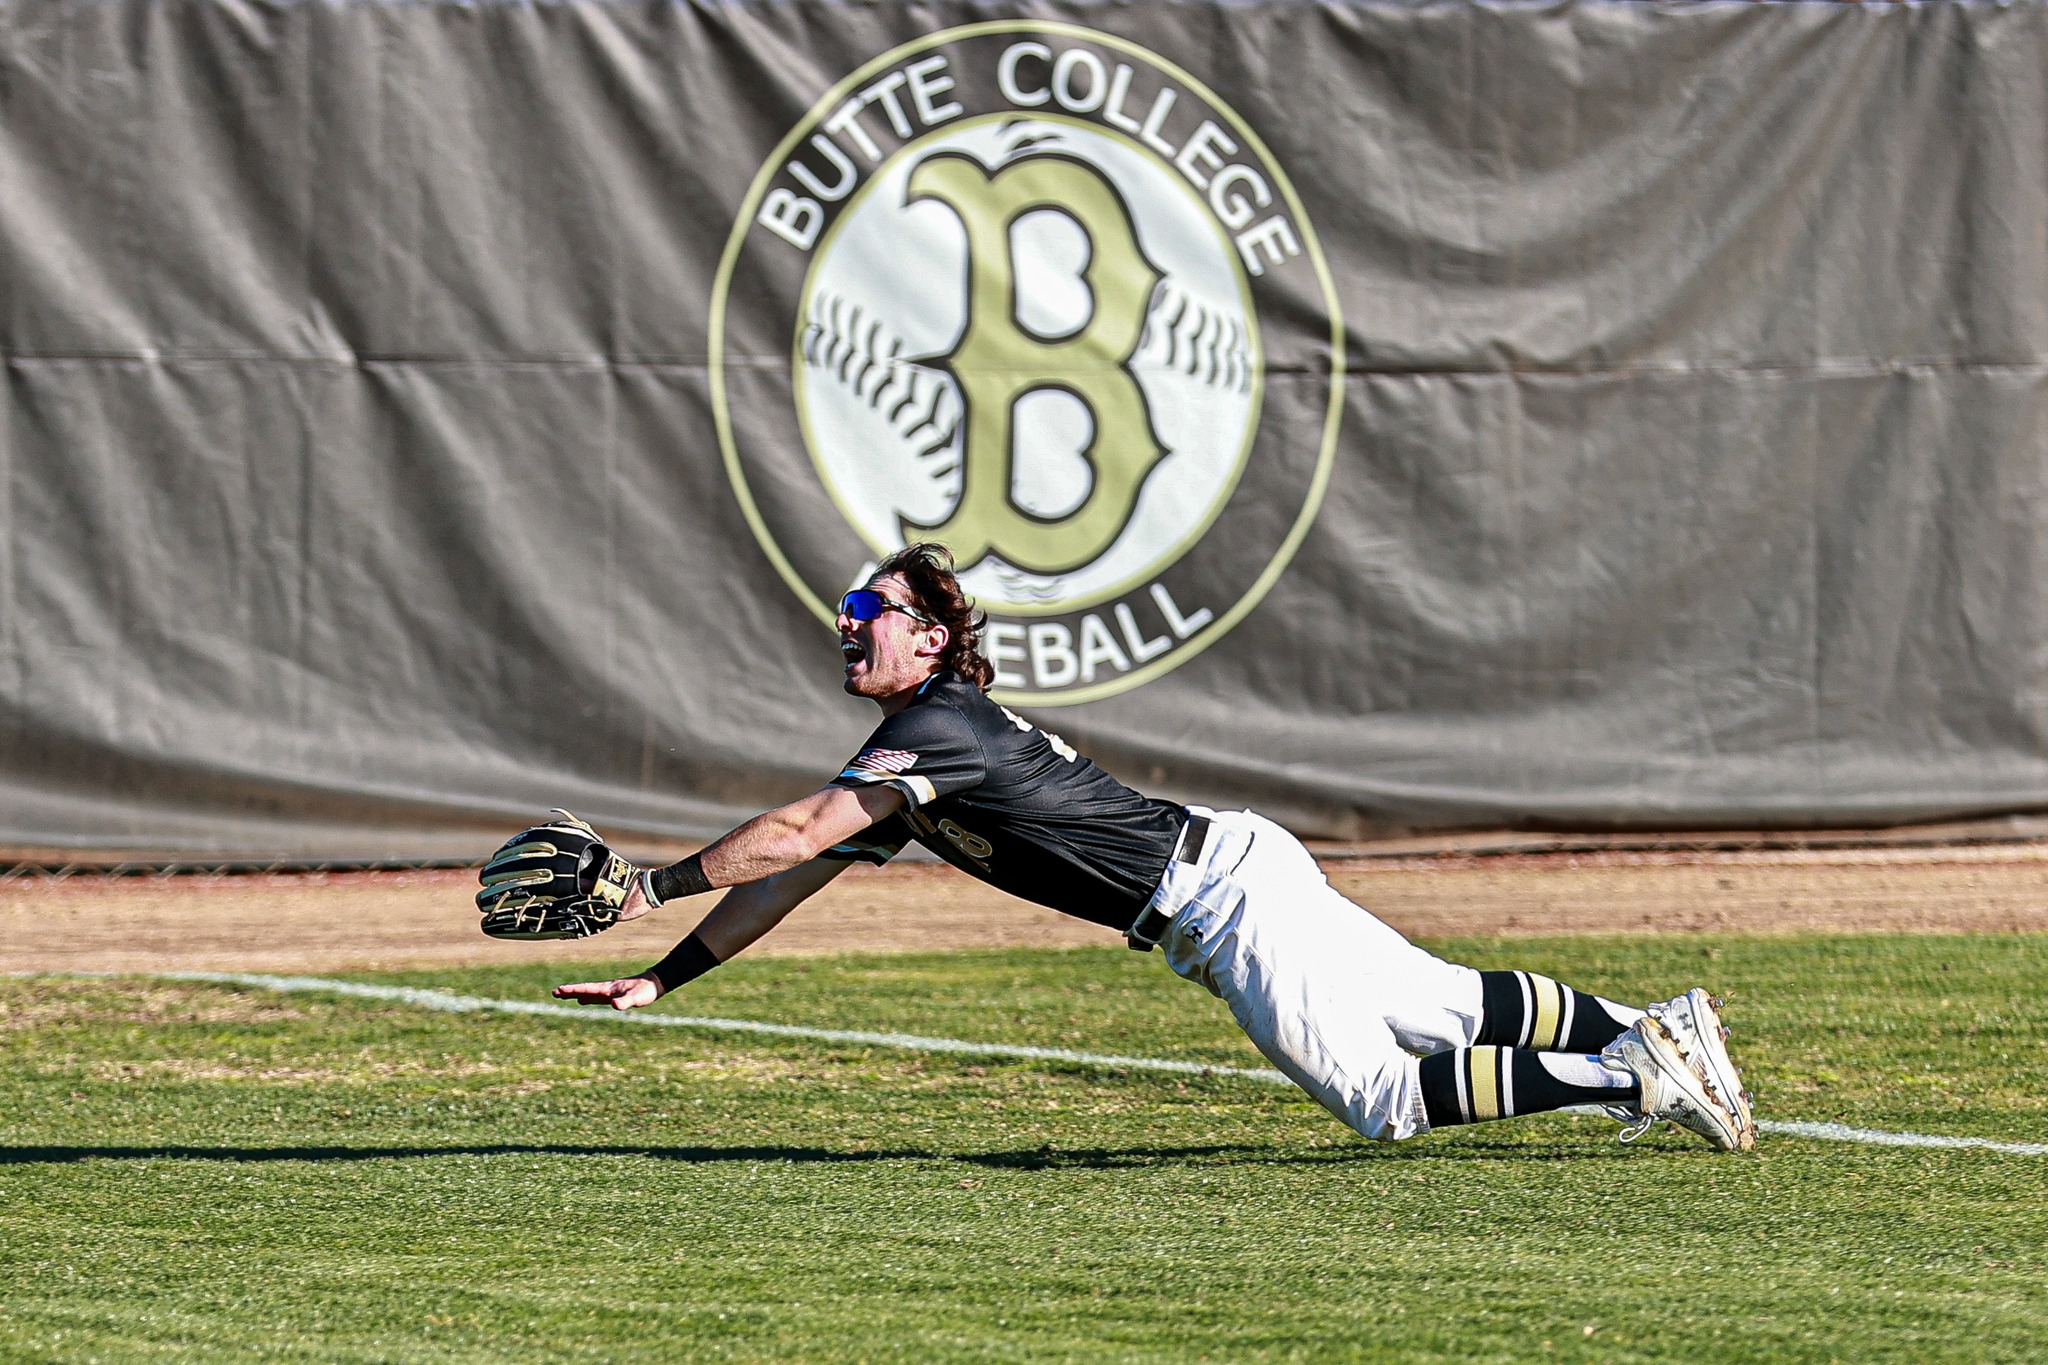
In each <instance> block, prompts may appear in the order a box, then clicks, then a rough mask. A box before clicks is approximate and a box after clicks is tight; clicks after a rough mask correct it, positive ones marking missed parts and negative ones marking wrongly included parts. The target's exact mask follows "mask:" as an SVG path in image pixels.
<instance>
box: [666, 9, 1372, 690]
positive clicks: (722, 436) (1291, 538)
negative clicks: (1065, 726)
mask: <svg viewBox="0 0 2048 1365" xmlns="http://www.w3.org/2000/svg"><path fill="white" fill-rule="evenodd" d="M1000 34H1034V35H1041V36H1050V37H1063V38H1069V39H1073V40H1075V41H1078V42H1084V43H1093V44H1098V45H1100V46H1102V47H1104V48H1108V49H1111V50H1114V51H1117V52H1120V53H1123V54H1125V55H1127V56H1131V57H1134V58H1136V59H1138V60H1140V61H1143V62H1146V63H1148V64H1150V65H1151V66H1152V67H1154V68H1155V69H1156V70H1158V71H1160V72H1162V73H1164V74H1165V75H1167V76H1168V77H1170V78H1171V79H1173V80H1176V81H1178V82H1180V83H1181V84H1182V85H1184V86H1185V87H1186V88H1187V89H1188V90H1189V91H1191V92H1192V93H1194V94H1195V95H1196V96H1197V97H1198V98H1200V99H1201V100H1203V101H1204V102H1205V103H1206V104H1207V105H1208V106H1209V107H1210V108H1211V109H1212V110H1214V111H1215V112H1216V113H1218V114H1220V115H1221V116H1222V117H1223V118H1224V119H1226V120H1227V121H1228V122H1229V124H1230V126H1231V130H1232V131H1233V132H1234V133H1235V134H1237V135H1238V136H1240V137H1241V138H1242V139H1243V140H1244V145H1245V146H1246V147H1247V148H1248V149H1249V150H1250V151H1252V152H1253V153H1255V154H1256V155H1257V156H1258V157H1259V158H1260V160H1261V161H1262V162H1263V163H1264V164H1265V166H1266V167H1267V169H1269V170H1270V171H1271V172H1272V174H1273V182H1274V188H1275V189H1276V190H1277V192H1278V194H1279V196H1280V198H1281V199H1282V201H1283V202H1284V203H1285V204H1286V205H1287V207H1288V209H1289V210H1290V212H1291V213H1292V214H1293V217H1294V221H1295V224H1296V225H1297V227H1298V229H1299V233H1300V239H1301V248H1302V253H1303V255H1304V256H1306V257H1307V259H1308V261H1309V264H1310V266H1311V267H1312V268H1313V270H1314V272H1315V277H1316V282H1317V284H1318V286H1319V287H1320V289H1321V291H1322V295H1323V302H1324V305H1325V307H1326V309H1327V310H1328V315H1329V324H1330V334H1329V343H1330V360H1329V378H1328V384H1329V388H1328V395H1327V399H1326V405H1325V411H1324V415H1323V427H1322V432H1321V437H1320V442H1319V447H1318V452H1317V458H1316V464H1315V469H1314V471H1313V473H1312V474H1311V476H1310V479H1309V486H1308V491H1307V494H1306V496H1305V497H1304V498H1303V499H1302V504H1301V508H1300V510H1299V512H1298V513H1297V514H1296V516H1295V518H1294V521H1293V522H1292V524H1291V525H1290V526H1289V527H1288V530H1287V533H1286V535H1284V536H1283V537H1282V538H1281V540H1280V543H1279V545H1278V546H1277V547H1276V549H1275V551H1274V553H1273V555H1272V557H1271V558H1270V559H1269V560H1268V561H1267V562H1266V564H1265V566H1264V567H1263V568H1262V569H1261V570H1260V571H1259V573H1258V575H1257V576H1256V577H1255V578H1254V579H1253V580H1252V582H1251V584H1250V585H1249V586H1248V587H1247V588H1246V589H1245V591H1244V592H1243V593H1242V595H1240V596H1239V597H1238V599H1237V601H1236V602H1234V603H1232V604H1231V605H1230V606H1229V607H1228V608H1227V609H1226V610H1224V611H1223V612H1221V613H1219V614H1218V615H1217V616H1216V618H1215V619H1214V620H1213V621H1210V622H1209V623H1208V624H1207V625H1205V626H1203V627H1202V628H1201V629H1200V630H1198V631H1196V632H1195V633H1194V634H1193V635H1192V636H1190V637H1189V638H1187V639H1185V640H1183V641H1182V642H1181V645H1180V647H1179V648H1177V649H1174V650H1171V651H1169V652H1168V653H1166V654H1165V655H1163V656H1161V657H1160V658H1158V659H1154V660H1151V661H1149V662H1146V663H1142V664H1138V665H1137V666H1135V667H1133V668H1131V669H1130V670H1129V671H1127V672H1125V673H1122V674H1120V675H1119V676H1117V677H1114V678H1110V679H1106V680H1104V681H1102V682H1099V683H1090V684H1084V685H1082V686H1080V687H1075V688H1068V689H1064V690H1061V691H1057V692H1035V691H1029V690H1025V691H1006V690H1005V689H1003V688H1001V687H997V688H995V689H993V690H992V691H991V696H993V697H995V698H996V699H997V700H998V701H1002V702H1006V703H1009V704H1014V705H1020V706H1034V707H1051V706H1075V705H1080V704H1082V703H1085V702H1091V701H1099V700H1102V699H1104V698H1107V697H1112V696H1116V695H1118V694H1120V693H1123V692H1127V691H1130V690H1131V689H1133V688H1136V687H1140V686H1143V685H1144V684H1146V683H1149V682H1152V681H1153V680H1155V679H1157V678H1159V677H1162V676H1164V675H1165V674H1167V673H1169V672H1171V671H1173V670H1174V669H1176V668H1178V667H1180V666H1181V665H1182V664H1185V663H1187V662H1188V661H1189V660H1190V659H1193V658H1195V657H1196V656H1198V655H1200V654H1201V653H1202V652H1203V651H1205V650H1207V649H1208V648H1209V647H1210V646H1211V645H1213V644H1215V643H1216V642H1217V641H1218V640H1220V639H1222V638H1223V636H1225V635H1226V634H1228V633H1229V632H1230V631H1231V630H1233V629H1234V628H1235V627H1236V626H1237V624H1238V623H1239V622H1240V621H1242V620H1243V619H1244V618H1245V617H1246V616H1247V615H1249V614H1250V613H1251V611H1252V610H1253V609H1254V608H1255V607H1257V606H1258V605H1259V603H1260V602H1261V601H1263V600H1264V599H1265V596H1266V594H1267V593H1268V592H1270V591H1271V590H1272V587H1273V584H1274V583H1275V582H1277V581H1278V580H1279V577H1280V575H1281V574H1282V573H1284V572H1285V571H1286V569H1287V566H1288V565H1289V564H1290V563H1291V562H1292V561H1293V559H1294V556H1295V554H1296V552H1297V551H1299V549H1300V548H1301V542H1302V541H1303V540H1304V539H1305V538H1306V537H1307V535H1308V530H1309V527H1310V526H1311V525H1313V524H1314V522H1315V518H1316V515H1317V513H1318V512H1320V511H1321V509H1322V503H1323V498H1324V495H1325V494H1326V492H1327V491H1328V488H1329V482H1330V474H1331V471H1332V468H1333V467H1334V464H1335V459H1336V449H1337V432H1338V429H1339V427H1340V426H1341V424H1342V421H1343V413H1344V399H1345V385H1344V382H1343V381H1344V377H1345V375H1346V374H1347V370H1346V356H1345V345H1344V341H1345V337H1344V316H1343V306H1342V304H1341V302H1340V301H1339V299H1338V297H1337V289H1336V284H1335V281H1334V280H1333V279H1332V277H1331V275H1330V268H1329V262H1328V260H1327V259H1326V258H1325V257H1324V255H1323V249H1322V242H1321V239H1320V237H1319V236H1318V235H1317V233H1316V230H1315V226H1314V224H1313V223H1312V222H1311V221H1310V220H1309V218H1308V215H1307V212H1306V211H1305V210H1304V208H1303V207H1302V204H1301V199H1300V196H1299V195H1298V194H1297V192H1296V191H1295V188H1294V183H1293V181H1292V179H1291V178H1290V177H1289V176H1288V175H1287V174H1286V173H1285V171H1284V170H1283V169H1282V168H1281V166H1280V164H1279V162H1278V161H1277V160H1276V159H1275V158H1274V156H1273V153H1272V149H1271V148H1269V147H1268V146H1267V145H1266V143H1265V140H1264V139H1263V138H1261V137H1260V136H1259V135H1258V133H1257V132H1256V131H1254V130H1253V129H1252V128H1251V127H1250V125H1248V124H1247V123H1246V122H1245V121H1244V119H1243V117H1242V116H1241V115H1239V114H1238V112H1237V111H1236V109H1235V108H1233V107H1232V106H1231V105H1230V104H1228V103H1226V102H1225V101H1224V100H1222V99H1220V98H1219V97H1218V96H1217V95H1216V94H1215V92H1214V91H1212V90H1211V89H1210V88H1209V87H1208V85H1207V84H1206V83H1204V82H1202V81H1199V80H1197V79H1195V77H1193V76H1192V75H1190V74H1189V73H1188V72H1186V71H1185V70H1183V69H1182V68H1181V67H1180V66H1179V65H1177V64H1176V63H1174V62H1172V61H1169V60H1168V59H1166V58H1164V57H1162V56H1160V55H1159V54H1157V53H1155V52H1153V51H1151V50H1150V49H1148V48H1145V47H1142V46H1140V45H1138V44H1137V43H1134V42H1132V41H1130V40H1128V39H1125V38H1122V37H1119V36H1117V35H1115V34H1110V33H1104V32H1102V31H1100V30H1097V29H1091V28H1086V27H1083V26H1081V25H1078V24H1067V23H1060V22H1057V21H1052V20H1031V19H1023V20H1018V19H997V20H986V21H983V22H980V23H974V24H964V25H960V26H957V27H954V28H949V29H941V30H939V31H937V32H934V33H928V34H926V35H924V36H923V37H920V38H915V39H912V40H911V41H910V42H907V43H903V44H900V45H898V46H896V47H893V48H891V49H889V50H888V51H887V52H884V53H881V54H879V55H877V56H875V57H873V58H870V59H869V60H868V61H866V62H864V63H862V64H861V65H860V66H859V67H857V68H856V69H855V70H853V71H852V72H849V73H848V74H847V75H846V76H844V77H842V78H841V79H840V80H839V81H837V82H836V83H834V84H833V86H832V87H831V88H830V89H829V90H827V91H826V92H825V93H824V94H822V95H821V96H819V97H818V98H817V99H816V100H814V101H813V102H812V103H811V105H810V107H809V109H807V110H806V112H805V114H804V116H803V117H802V118H801V119H799V120H798V121H797V122H796V123H795V124H794V125H793V126H792V127H791V128H790V130H789V131H788V132H787V133H785V134H784V135H783V137H782V139H781V141H779V142H778V143H777V144H776V145H775V147H774V149H773V150H772V151H770V153H769V154H768V156H767V157H766V158H765V159H764V160H763V161H762V163H761V168H760V170H759V171H757V172H756V173H755V176H754V179H753V181H752V183H751V184H750V185H749V186H748V189H747V194H746V197H745V198H744V199H743V200H742V201H741V203H740V207H739V211H738V213H737V214H736V215H735V216H734V219H733V226H732V230H731V231H730V233H728V235H727V237H726V244H725V249H724V251H723V252H722V253H721V254H720V256H719V262H718V272H717V274H716V276H715V277H714V278H713V281H712V289H711V300H710V315H711V316H710V325H709V329H708V337H707V342H708V345H707V357H706V358H707V363H708V366H709V369H710V379H711V410H712V424H713V427H714V429H715V431H716V433H717V437H718V444H719V451H720V454H721V456H722V457H723V461H724V464H725V470H726V476H727V479H728V482H729V483H730V484H731V486H732V489H733V493H734V496H735V497H736V499H737V500H738V502H739V504H740V512H741V515H742V517H744V518H745V520H746V522H747V526H748V529H749V530H751V531H752V532H753V535H754V539H755V541H756V542H757V543H758V544H759V545H760V546H761V549H762V552H763V553H764V554H766V555H767V556H768V560H769V562H770V563H771V564H772V565H773V566H774V568H775V570H776V573H777V575H778V576H780V577H781V579H782V580H783V583H784V585H785V586H786V587H788V588H789V590H790V591H791V592H792V593H793V594H794V595H795V596H796V598H797V600H798V601H800V602H802V603H803V604H804V605H805V607H807V608H808V609H809V610H810V612H811V614H812V615H814V616H816V617H817V618H818V619H819V620H820V621H821V622H823V623H825V624H826V625H827V626H831V625H832V624H833V623H834V620H835V612H834V610H833V607H832V606H831V605H830V604H828V603H826V602H825V600H824V599H823V598H822V597H820V596H819V595H818V593H817V592H816V591H815V590H813V589H812V587H811V586H810V584H809V583H808V582H806V581H805V580H804V578H803V576H802V575H801V574H800V573H799V572H798V571H797V569H796V567H795V566H794V565H793V564H791V563H790V561H789V558H788V556H787V555H786V554H785V553H784V552H783V550H782V548H781V546H780V545H778V544H777V542H776V539H775V536H774V534H773V532H772V531H771V530H770V528H769V526H768V524H767V520H766V518H765V517H764V516H763V515H762V512H761V508H760V506H759V504H758V503H757V502H756V500H755V497H754V492H753V488H752V487H751V485H750V484H749V482H748V480H747V476H746V471H745V469H744V467H743V466H742V463H741V459H740V453H739V446H738V442H737V440H736V439H735V436H734V432H733V422H732V408H731V402H730V398H729V396H728V394H727V391H726V373H725V372H726V353H725V343H726V335H725V331H726V311H727V308H728V305H729V304H730V302H731V290H732V280H733V275H734V272H735V270H736V269H737V268H738V264H739V260H740V256H741V254H742V252H743V251H744V249H745V245H746V240H747V238H748V236H749V235H750V234H751V232H752V230H753V228H754V226H755V219H756V215H757V214H758V213H759V212H760V209H761V205H762V202H763V200H764V199H766V197H767V194H768V190H769V188H770V186H771V184H772V182H773V180H774V178H775V175H776V173H777V172H778V170H779V169H780V168H781V166H782V165H783V164H784V163H785V162H786V161H787V160H788V158H789V156H790V155H791V153H792V152H793V151H794V150H795V149H796V148H797V146H798V145H799V144H800V143H801V142H802V140H803V138H804V137H805V136H806V135H807V134H809V133H811V132H812V131H813V130H814V128H815V127H816V126H817V125H818V124H819V123H820V122H821V121H822V120H823V118H824V117H825V116H826V114H827V113H828V112H829V111H830V110H831V109H832V108H835V107H837V106H838V105H839V104H840V103H841V102H842V101H843V100H845V99H846V97H847V96H848V95H849V94H850V93H851V92H853V91H854V90H855V89H857V88H859V87H860V86H862V85H863V84H864V83H866V82H867V80H868V79H869V77H871V76H873V75H874V74H875V73H877V72H879V71H883V70H885V69H887V68H888V67H889V66H891V65H893V64H895V63H898V62H901V61H903V60H904V59H906V58H908V57H911V56H914V55H916V54H917V53H920V52H924V51H928V50H930V49H932V48H935V47H942V46H945V45H946V44H949V43H956V42H961V41H965V40H968V39H972V38H979V37H985V36H994V35H1000ZM807 454H808V452H807ZM1240 477H1241V475H1240ZM828 496H829V490H828ZM1211 524H1213V523H1211ZM1206 530H1207V528H1206V527H1205V528H1204V533H1205V534H1206ZM1198 541H1199V537H1196V538H1194V539H1192V540H1191V541H1190V542H1189V546H1188V548H1189V549H1192V548H1193V545H1194V544H1195V543H1198ZM1182 553H1183V554H1185V553H1186V550H1183V551H1182Z"/></svg>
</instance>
